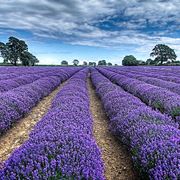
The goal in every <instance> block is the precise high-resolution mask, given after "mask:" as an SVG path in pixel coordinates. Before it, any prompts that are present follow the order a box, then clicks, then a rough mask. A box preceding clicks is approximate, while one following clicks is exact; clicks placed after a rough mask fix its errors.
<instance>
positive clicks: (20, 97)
mask: <svg viewBox="0 0 180 180" xmlns="http://www.w3.org/2000/svg"><path fill="white" fill-rule="evenodd" d="M76 71H77V70H75V69H74V70H72V69H71V70H69V72H68V74H69V75H67V73H66V74H63V73H62V72H61V71H60V72H56V73H53V74H54V76H49V77H44V78H40V79H38V80H36V81H34V82H33V83H30V84H27V85H23V86H19V87H17V88H14V89H12V90H10V91H7V92H4V93H1V94H0V135H1V134H2V133H4V132H5V131H7V130H8V129H9V128H10V127H11V126H12V124H13V123H14V122H16V121H17V120H18V119H20V118H21V117H23V116H24V115H25V114H26V113H28V112H29V111H30V110H31V108H32V107H34V106H35V105H36V103H37V102H39V100H40V99H42V98H43V97H44V96H47V95H48V94H49V93H50V92H51V91H52V90H54V89H55V88H56V87H57V86H58V85H59V84H60V83H61V81H63V80H65V79H68V78H69V77H70V75H72V74H73V73H75V72H76ZM46 75H47V74H46Z"/></svg>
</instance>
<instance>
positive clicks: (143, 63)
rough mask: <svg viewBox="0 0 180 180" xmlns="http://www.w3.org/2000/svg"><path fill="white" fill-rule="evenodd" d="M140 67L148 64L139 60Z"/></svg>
mask: <svg viewBox="0 0 180 180" xmlns="http://www.w3.org/2000/svg"><path fill="white" fill-rule="evenodd" d="M137 62H138V65H146V62H144V61H143V60H137Z"/></svg>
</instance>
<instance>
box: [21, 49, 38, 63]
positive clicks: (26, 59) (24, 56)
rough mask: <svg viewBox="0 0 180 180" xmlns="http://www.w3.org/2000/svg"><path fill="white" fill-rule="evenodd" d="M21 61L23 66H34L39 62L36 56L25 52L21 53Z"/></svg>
mask: <svg viewBox="0 0 180 180" xmlns="http://www.w3.org/2000/svg"><path fill="white" fill-rule="evenodd" d="M20 61H21V62H22V65H24V66H34V65H35V64H36V63H38V62H39V60H38V59H37V58H36V56H34V55H32V54H31V53H30V52H28V51H24V52H22V53H21V56H20Z"/></svg>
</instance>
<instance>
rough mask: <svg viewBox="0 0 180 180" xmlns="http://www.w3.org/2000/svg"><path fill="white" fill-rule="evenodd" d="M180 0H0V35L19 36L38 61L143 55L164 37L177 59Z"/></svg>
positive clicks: (118, 60)
mask: <svg viewBox="0 0 180 180" xmlns="http://www.w3.org/2000/svg"><path fill="white" fill-rule="evenodd" d="M179 7H180V1H179V0H171V1H170V0H148V1H146V0H128V1H127V0H86V1H85V0H39V1H37V0H36V1H35V0H6V1H4V0H0V41H3V42H6V41H7V39H8V37H9V36H16V37H18V38H20V39H24V40H25V41H26V42H27V44H28V45H29V50H30V52H32V53H33V54H35V55H36V56H37V58H38V59H39V60H40V63H41V64H59V63H60V62H61V61H62V60H68V61H69V62H70V63H71V62H72V61H73V59H79V60H80V62H82V61H84V60H85V61H98V60H101V59H106V60H107V61H110V62H112V63H117V64H121V61H122V59H123V57H124V56H125V55H129V54H133V55H134V56H135V57H136V58H137V59H143V60H146V59H147V58H149V54H150V52H151V50H152V48H153V47H154V46H155V45H156V44H158V43H163V44H167V45H169V46H170V47H171V48H173V49H175V52H176V54H177V55H178V59H180V10H179Z"/></svg>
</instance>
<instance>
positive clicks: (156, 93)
mask: <svg viewBox="0 0 180 180" xmlns="http://www.w3.org/2000/svg"><path fill="white" fill-rule="evenodd" d="M98 70H99V71H100V72H101V73H103V74H104V75H105V76H106V77H107V78H109V79H110V80H111V81H113V82H115V83H117V84H118V85H119V86H121V87H122V88H123V89H125V90H126V91H128V92H130V93H132V94H133V95H135V96H137V97H139V98H140V99H141V100H142V101H143V102H145V103H146V104H148V105H149V106H151V107H153V108H155V109H158V110H160V111H161V112H163V113H166V114H168V115H170V116H172V117H173V118H174V120H175V121H176V122H178V123H179V124H180V96H179V95H178V94H176V93H173V92H170V91H169V90H166V89H164V88H161V87H157V86H154V85H151V84H147V83H145V82H143V81H140V80H137V79H134V78H130V77H128V76H125V75H122V74H119V73H115V72H112V71H110V70H107V69H104V68H98Z"/></svg>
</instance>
